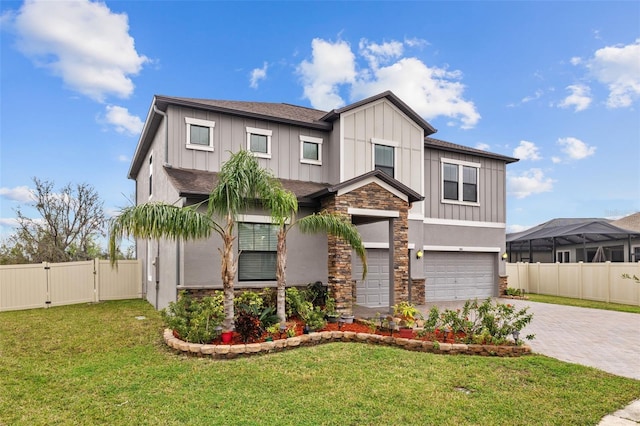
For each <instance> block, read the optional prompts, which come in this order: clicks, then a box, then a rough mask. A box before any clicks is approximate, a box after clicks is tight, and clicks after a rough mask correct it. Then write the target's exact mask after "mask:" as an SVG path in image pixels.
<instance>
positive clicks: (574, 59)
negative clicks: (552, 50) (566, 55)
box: [569, 56, 582, 65]
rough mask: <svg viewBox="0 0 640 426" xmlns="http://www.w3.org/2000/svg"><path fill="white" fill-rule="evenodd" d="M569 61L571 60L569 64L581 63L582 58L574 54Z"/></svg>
mask: <svg viewBox="0 0 640 426" xmlns="http://www.w3.org/2000/svg"><path fill="white" fill-rule="evenodd" d="M569 62H571V65H580V64H581V63H582V58H580V57H578V56H574V57H573V58H571V59H570V61H569Z"/></svg>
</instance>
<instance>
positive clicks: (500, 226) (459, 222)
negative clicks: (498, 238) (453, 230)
mask: <svg viewBox="0 0 640 426" xmlns="http://www.w3.org/2000/svg"><path fill="white" fill-rule="evenodd" d="M422 223H424V224H425V225H446V226H470V227H474V228H498V229H506V227H507V224H506V223H501V222H476V221H471V220H456V219H438V218H431V217H425V218H424V219H423V220H422Z"/></svg>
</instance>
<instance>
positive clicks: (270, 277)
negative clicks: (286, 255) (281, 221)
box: [238, 222, 278, 281]
mask: <svg viewBox="0 0 640 426" xmlns="http://www.w3.org/2000/svg"><path fill="white" fill-rule="evenodd" d="M277 244H278V226H277V225H273V224H271V223H248V222H240V223H238V249H239V250H240V254H239V256H238V280H239V281H275V279H276V252H277Z"/></svg>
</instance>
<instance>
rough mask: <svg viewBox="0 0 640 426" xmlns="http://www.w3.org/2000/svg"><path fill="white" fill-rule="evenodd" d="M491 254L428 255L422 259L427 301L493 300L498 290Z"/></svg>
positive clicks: (448, 253) (452, 253) (494, 259)
mask: <svg viewBox="0 0 640 426" xmlns="http://www.w3.org/2000/svg"><path fill="white" fill-rule="evenodd" d="M495 256H496V255H495V254H494V253H470V252H465V253H457V252H429V253H427V254H426V255H425V264H424V265H425V266H424V272H425V277H426V284H425V285H426V288H425V295H426V299H427V300H428V301H445V300H466V299H474V298H479V299H480V298H485V297H491V296H494V295H495V293H496V288H497V281H496V278H495V272H494V268H495V262H496V257H495Z"/></svg>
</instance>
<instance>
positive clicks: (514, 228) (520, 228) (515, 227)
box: [507, 224, 531, 234]
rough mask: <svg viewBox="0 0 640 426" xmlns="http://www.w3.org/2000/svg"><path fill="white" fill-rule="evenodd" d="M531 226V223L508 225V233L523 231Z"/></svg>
mask: <svg viewBox="0 0 640 426" xmlns="http://www.w3.org/2000/svg"><path fill="white" fill-rule="evenodd" d="M529 228H531V226H530V225H516V224H513V225H507V234H514V233H516V232H522V231H526V230H527V229H529Z"/></svg>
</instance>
